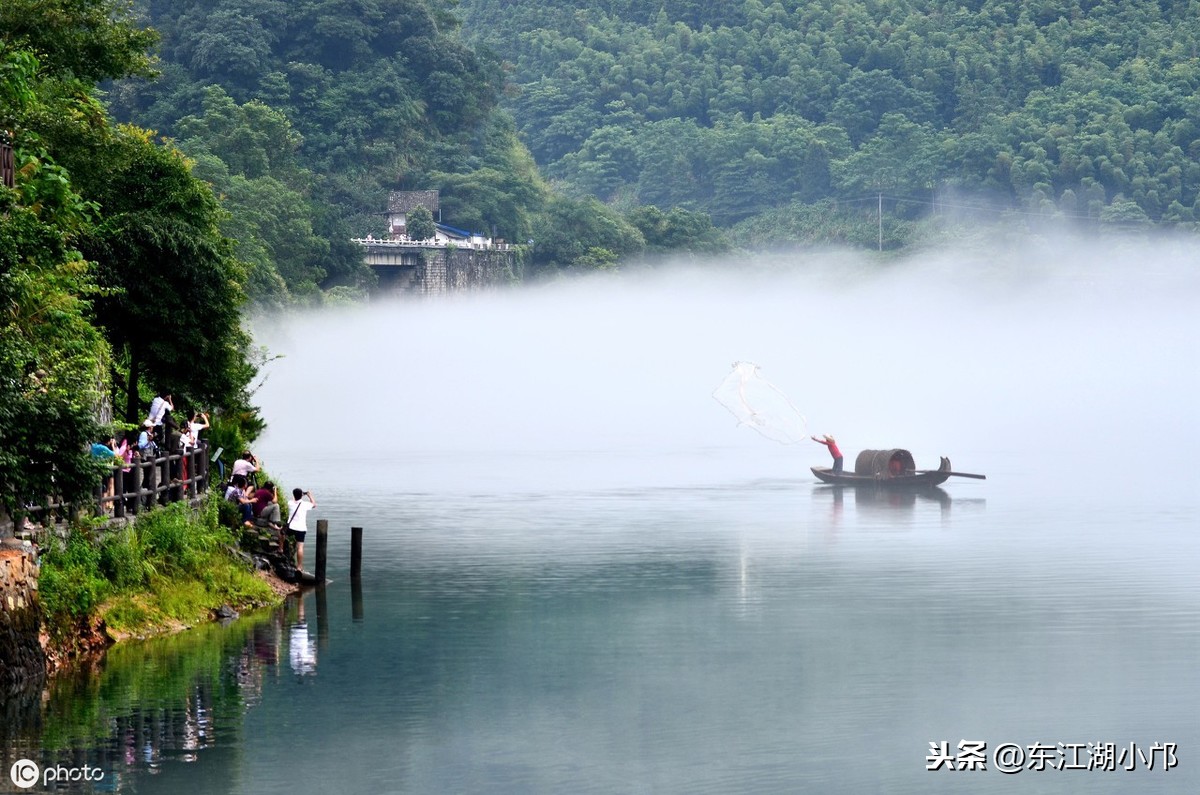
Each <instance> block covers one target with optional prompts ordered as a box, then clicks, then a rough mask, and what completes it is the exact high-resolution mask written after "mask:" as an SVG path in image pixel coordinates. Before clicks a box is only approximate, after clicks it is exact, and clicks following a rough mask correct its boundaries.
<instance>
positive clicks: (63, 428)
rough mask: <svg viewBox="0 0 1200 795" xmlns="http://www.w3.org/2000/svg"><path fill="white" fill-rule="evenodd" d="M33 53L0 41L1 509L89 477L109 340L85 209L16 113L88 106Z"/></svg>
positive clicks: (77, 485)
mask: <svg viewBox="0 0 1200 795" xmlns="http://www.w3.org/2000/svg"><path fill="white" fill-rule="evenodd" d="M44 75H45V73H44V72H43V71H42V70H41V68H40V62H39V60H38V59H37V58H36V57H35V56H34V54H33V53H32V52H30V51H28V50H23V49H19V48H18V47H16V46H15V45H12V44H8V43H6V42H5V41H4V40H2V39H0V77H2V78H3V79H0V130H5V131H8V130H12V131H13V135H11V136H10V135H9V134H8V133H7V132H5V133H3V134H0V143H3V144H5V145H6V146H12V147H13V157H14V161H15V166H16V179H15V187H14V188H8V187H5V186H0V507H3V509H4V511H5V512H7V513H8V514H9V515H15V512H17V511H18V509H19V508H20V506H22V505H23V504H24V502H25V501H27V500H34V501H38V502H40V501H41V500H43V499H44V498H45V497H46V496H47V495H51V494H53V495H59V496H62V497H63V498H65V499H66V500H68V501H75V500H79V499H82V498H84V497H86V496H88V495H89V493H90V491H91V490H92V489H93V488H94V487H95V484H96V483H97V482H98V473H97V470H96V465H95V462H94V461H93V460H92V458H91V456H90V455H89V451H88V444H89V443H90V442H92V441H97V440H98V434H99V433H100V424H99V423H100V420H102V419H103V418H104V416H105V413H106V411H105V397H106V395H105V389H104V385H105V377H106V375H107V369H108V358H109V348H108V345H107V344H106V342H105V341H104V339H103V337H102V336H101V334H100V333H99V332H98V331H97V329H96V328H95V327H94V326H93V325H92V324H91V322H90V321H89V318H90V306H89V304H88V301H87V298H88V297H89V296H90V295H91V294H93V293H94V283H93V281H92V278H91V273H90V270H89V267H88V263H87V262H86V261H85V260H84V259H83V258H82V257H81V256H80V254H79V252H78V251H76V250H75V249H74V248H73V246H72V238H73V237H74V235H75V234H77V233H78V231H79V229H80V228H82V227H83V226H84V225H85V224H86V223H87V220H88V216H89V214H90V213H91V212H92V211H93V209H94V208H93V207H92V206H91V205H89V204H88V203H87V202H86V201H84V200H83V199H82V198H81V197H80V196H79V195H78V194H77V193H76V192H75V191H74V190H73V189H72V187H71V183H70V180H69V175H68V174H67V172H66V171H65V170H64V169H63V168H62V167H61V166H59V165H58V164H56V163H54V161H53V160H52V158H51V157H50V155H49V154H48V152H47V151H46V148H45V145H44V143H43V142H42V141H41V139H40V138H39V137H38V136H37V135H36V134H35V133H33V132H31V131H30V130H28V128H27V127H26V124H25V122H26V120H27V119H28V118H29V117H30V116H36V115H39V114H42V113H45V112H47V111H48V106H47V103H52V104H53V107H54V108H55V109H56V110H57V111H59V112H65V111H67V110H68V109H69V108H74V109H76V110H78V109H80V108H81V107H83V108H86V106H87V102H86V100H82V99H74V98H67V99H63V98H60V97H57V96H56V95H55V94H54V92H53V91H52V90H51V88H52V87H51V86H50V85H48V84H47V83H46V82H45V80H44Z"/></svg>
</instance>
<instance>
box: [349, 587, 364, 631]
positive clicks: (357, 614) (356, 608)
mask: <svg viewBox="0 0 1200 795" xmlns="http://www.w3.org/2000/svg"><path fill="white" fill-rule="evenodd" d="M350 611H351V616H352V617H353V618H354V620H355V621H356V622H361V621H362V620H363V598H362V580H361V579H358V578H355V579H353V580H351V581H350Z"/></svg>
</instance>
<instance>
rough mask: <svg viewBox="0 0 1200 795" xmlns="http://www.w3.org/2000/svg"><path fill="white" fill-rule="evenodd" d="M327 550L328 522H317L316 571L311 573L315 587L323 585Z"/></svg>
mask: <svg viewBox="0 0 1200 795" xmlns="http://www.w3.org/2000/svg"><path fill="white" fill-rule="evenodd" d="M328 549H329V520H328V519H318V520H317V570H316V571H314V572H313V574H314V575H316V578H317V585H321V586H323V585H325V560H326V554H327V552H328Z"/></svg>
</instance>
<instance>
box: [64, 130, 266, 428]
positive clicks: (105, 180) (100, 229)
mask: <svg viewBox="0 0 1200 795" xmlns="http://www.w3.org/2000/svg"><path fill="white" fill-rule="evenodd" d="M95 143H96V146H95V147H94V148H93V149H92V150H91V151H90V152H88V153H86V154H85V152H84V151H83V150H76V149H69V150H68V151H67V156H69V157H70V160H69V161H68V163H69V167H70V168H71V171H72V174H73V175H74V177H75V181H76V184H78V185H79V186H80V190H81V192H82V193H84V195H86V196H88V197H90V198H94V199H95V200H96V201H98V202H99V203H100V204H102V205H103V207H104V208H105V214H104V220H103V223H101V224H98V225H95V226H93V227H91V228H90V229H88V230H87V233H86V234H84V235H81V237H80V248H81V249H82V251H83V252H84V254H85V256H87V257H88V258H89V259H92V260H94V261H95V262H96V264H97V280H98V281H99V283H100V285H101V287H103V288H105V292H104V293H103V295H101V296H100V297H99V298H98V299H97V300H96V302H95V303H96V313H97V317H98V320H99V322H100V324H101V325H102V326H103V327H104V329H105V332H106V335H107V337H108V339H109V341H110V343H111V344H112V346H113V348H114V349H115V351H116V354H117V358H118V363H119V364H120V365H121V366H122V368H123V370H124V372H123V373H122V376H123V377H122V379H121V380H122V381H123V382H124V384H125V419H126V421H128V422H135V421H136V420H137V419H138V415H139V414H140V412H141V411H142V405H141V401H142V397H141V394H140V385H141V380H142V379H143V378H145V379H148V380H149V381H150V382H151V383H153V384H154V385H155V388H156V389H157V390H161V391H162V392H168V393H171V394H173V395H175V396H176V398H180V399H183V400H184V401H185V402H187V403H190V404H192V405H204V406H208V407H211V408H214V409H215V408H222V407H225V406H227V405H230V404H231V403H232V402H235V401H236V400H238V398H239V396H240V395H242V394H243V393H244V391H245V390H246V388H247V385H248V384H249V382H250V380H251V378H253V376H254V368H253V366H252V365H251V364H250V363H249V361H248V360H247V351H248V348H249V337H248V336H247V334H246V333H245V332H244V331H243V329H242V326H241V316H240V312H239V306H240V305H241V303H242V301H243V299H244V295H243V291H242V287H241V285H242V283H243V281H244V279H245V272H244V269H243V266H242V264H241V263H240V262H239V261H238V260H237V259H235V257H234V256H233V249H232V245H231V243H230V241H229V240H228V239H227V238H225V237H224V236H223V235H221V233H220V229H219V227H218V221H219V218H220V213H219V208H218V205H217V202H216V199H215V198H214V197H213V195H212V192H211V190H210V189H209V188H208V186H207V185H205V184H204V183H203V182H200V181H199V180H197V179H196V178H195V177H193V176H192V174H191V172H190V169H189V166H188V164H187V161H186V160H185V159H184V158H183V156H182V155H181V154H180V153H179V152H178V151H177V150H175V149H172V148H170V147H168V146H164V145H158V144H155V143H154V142H153V141H151V140H150V137H149V134H148V133H146V132H145V131H142V130H138V129H136V128H132V127H128V126H123V127H120V128H117V129H115V130H111V131H110V134H108V135H106V136H104V137H103V138H102V139H101V140H100V141H97V142H95ZM147 329H154V332H153V333H147Z"/></svg>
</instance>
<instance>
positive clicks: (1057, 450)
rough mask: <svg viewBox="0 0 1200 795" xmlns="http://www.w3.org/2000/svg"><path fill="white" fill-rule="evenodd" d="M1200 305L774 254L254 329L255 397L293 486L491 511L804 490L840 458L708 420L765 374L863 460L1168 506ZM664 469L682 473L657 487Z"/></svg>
mask: <svg viewBox="0 0 1200 795" xmlns="http://www.w3.org/2000/svg"><path fill="white" fill-rule="evenodd" d="M1198 292H1200V256H1198V255H1197V252H1195V251H1194V250H1192V249H1189V248H1187V247H1184V246H1174V245H1170V244H1161V245H1157V246H1156V245H1150V244H1146V243H1139V244H1136V245H1135V244H1133V243H1129V242H1122V241H1120V240H1115V241H1114V240H1091V241H1082V240H1073V241H1060V242H1057V243H1040V244H1039V243H1026V244H1023V245H1021V246H1005V247H999V246H998V247H997V248H995V249H994V250H992V251H989V252H987V253H986V255H979V254H976V255H970V256H955V255H953V254H950V253H933V254H927V255H919V254H918V255H914V256H912V257H910V258H907V259H904V260H900V261H895V262H888V263H885V264H876V263H868V262H867V261H865V258H856V257H854V256H852V255H847V254H831V255H826V256H820V255H804V256H801V255H794V256H789V255H782V254H780V255H771V256H764V257H758V258H752V259H748V260H747V259H731V260H727V261H714V262H710V263H702V264H694V265H686V266H677V267H661V268H659V269H655V270H645V271H634V272H628V273H625V274H621V275H618V276H612V275H607V276H606V275H601V276H596V277H591V278H580V279H575V280H563V281H560V282H557V283H550V284H544V285H540V286H531V287H524V288H518V289H514V290H510V291H499V292H494V293H488V294H482V295H471V296H451V297H439V298H432V299H426V300H407V301H404V300H401V301H396V300H387V299H380V300H377V301H375V302H373V303H372V304H371V305H370V306H368V307H365V308H364V307H354V308H346V309H335V310H325V311H308V312H304V313H300V314H297V315H295V316H293V317H291V318H289V319H288V320H285V321H273V322H269V323H268V322H260V323H259V324H257V327H256V338H257V340H258V341H259V342H260V343H262V344H265V345H266V346H268V348H269V349H270V351H271V352H272V353H274V354H277V355H279V356H280V357H281V358H279V359H278V360H276V361H273V362H271V363H270V364H269V365H268V367H267V368H266V370H265V375H266V376H267V377H266V382H265V384H264V386H263V387H262V388H261V390H260V391H259V393H258V395H257V397H258V399H259V400H260V401H261V403H262V405H263V406H264V410H265V411H264V413H265V416H266V417H267V419H268V421H269V423H270V426H269V429H268V431H267V434H266V436H265V437H264V439H263V440H262V442H261V449H262V451H263V452H265V453H266V455H267V457H268V458H269V459H270V461H269V463H270V464H272V465H273V466H274V468H275V469H276V470H279V471H280V472H281V474H285V473H287V471H288V468H289V467H290V466H293V465H296V464H298V461H299V460H300V459H303V458H306V457H308V456H310V455H312V454H314V453H316V454H318V455H319V456H320V457H321V458H322V459H323V460H324V461H325V463H326V464H328V466H326V467H320V468H319V469H318V470H317V472H313V476H318V477H319V478H320V479H322V480H326V481H328V480H329V479H331V478H332V479H333V480H337V481H339V482H340V481H342V480H344V479H345V478H346V477H347V476H349V475H350V473H351V472H353V473H359V472H361V469H360V467H359V466H352V467H351V466H343V465H341V464H334V463H333V462H334V461H335V460H337V459H340V458H342V457H346V456H354V457H358V458H360V459H363V460H365V461H375V462H376V464H374V465H373V466H384V463H383V462H385V461H389V460H394V459H396V458H397V457H410V456H416V457H421V458H422V461H423V463H422V464H421V465H420V466H419V467H417V469H418V470H419V471H414V472H408V473H406V478H411V480H410V481H409V482H414V481H416V482H424V479H425V478H427V477H428V478H432V479H433V481H434V482H435V483H437V484H438V485H442V486H445V485H448V483H446V482H443V481H442V480H441V479H442V478H443V477H446V478H448V479H449V478H452V479H453V480H454V481H455V482H458V483H460V484H461V485H462V486H463V487H464V488H481V489H484V490H488V489H489V487H491V486H494V487H495V488H498V489H504V488H513V487H522V486H523V487H531V488H540V487H542V486H545V485H547V484H550V483H553V481H554V480H555V479H556V478H562V477H569V476H570V475H569V474H568V473H565V472H563V471H562V468H561V467H559V466H551V467H549V470H548V471H544V470H543V468H542V467H539V466H537V465H536V464H535V463H534V461H535V460H552V461H561V460H566V459H571V460H573V461H576V466H573V467H571V469H572V471H578V470H585V471H584V472H583V474H584V475H585V476H586V478H593V479H595V481H594V482H596V483H598V484H603V483H604V482H607V481H610V480H611V481H612V482H614V483H627V482H633V483H639V484H642V485H654V484H671V483H692V482H705V481H709V480H712V479H717V480H724V479H727V478H730V477H733V478H736V477H737V475H738V472H739V471H742V470H743V469H744V471H745V473H746V474H747V475H751V476H753V475H764V476H766V475H770V474H774V475H775V476H779V477H787V476H791V475H793V474H795V475H801V476H803V475H805V474H807V467H808V466H809V465H812V464H822V463H824V460H823V459H824V457H825V456H824V450H823V448H820V447H819V446H817V445H815V444H812V445H801V446H799V447H783V446H781V445H778V444H776V443H773V442H770V441H768V440H766V439H763V438H761V437H759V436H758V435H757V434H755V433H754V432H753V431H751V430H750V429H748V428H745V427H737V423H736V420H734V419H733V417H731V416H730V415H729V414H727V413H726V412H725V411H724V410H723V409H722V408H721V407H720V406H719V405H718V404H717V403H716V402H715V401H713V400H712V398H711V393H712V391H713V389H714V388H715V387H716V385H717V384H718V382H719V381H720V380H721V379H722V378H723V377H724V376H725V375H726V374H727V373H728V372H729V370H730V367H731V364H732V363H733V362H734V361H737V360H749V361H753V362H755V363H757V364H758V365H759V367H760V368H761V373H762V375H763V376H764V377H765V378H767V379H769V380H770V381H771V382H773V383H774V384H775V385H776V386H778V387H779V388H780V389H781V390H782V391H783V392H784V393H785V394H786V395H787V396H788V397H789V398H790V399H791V401H792V402H793V403H794V404H795V405H796V406H797V407H798V409H799V410H800V411H801V412H802V413H803V414H804V415H805V416H806V417H807V420H808V426H809V429H810V431H811V432H812V433H833V434H835V435H836V436H837V437H838V439H839V442H840V444H841V446H842V448H843V450H844V451H845V452H846V453H847V456H848V461H851V462H852V460H853V455H854V452H855V451H857V450H859V449H862V448H877V447H892V446H897V447H907V448H908V449H910V450H912V452H913V454H914V456H915V457H916V459H917V463H918V466H936V463H937V456H939V455H948V456H950V457H951V459H952V460H953V461H954V463H955V465H956V466H957V467H958V468H959V469H962V470H964V471H972V469H973V468H974V469H980V470H981V469H984V468H987V467H988V465H991V468H992V469H995V467H997V466H1013V467H1027V468H1037V469H1041V470H1044V471H1045V472H1046V476H1047V477H1052V476H1053V473H1054V472H1057V471H1061V470H1062V469H1063V468H1064V467H1065V468H1075V469H1078V468H1085V469H1090V470H1093V471H1094V473H1095V474H1096V476H1097V477H1098V478H1100V479H1106V478H1107V477H1110V476H1113V475H1117V474H1119V477H1120V478H1121V479H1122V481H1123V482H1125V483H1127V484H1138V485H1144V486H1146V487H1153V485H1154V482H1155V478H1154V475H1153V473H1154V471H1155V470H1158V469H1160V468H1162V467H1174V466H1179V465H1181V464H1182V463H1183V462H1186V461H1187V460H1188V459H1189V458H1190V456H1191V451H1192V450H1194V449H1196V447H1197V442H1200V423H1197V422H1195V421H1194V420H1193V418H1192V416H1191V404H1192V403H1193V396H1194V395H1195V394H1196V393H1197V391H1196V388H1197V386H1198V383H1197V382H1198V381H1200V368H1198V367H1197V366H1196V363H1197V361H1198V356H1197V354H1198V353H1200V343H1198V342H1197V335H1196V331H1197V326H1198V325H1200V321H1197V320H1196V312H1195V307H1196V305H1197V297H1198ZM646 452H653V453H656V454H657V453H666V454H684V455H685V456H686V457H687V458H688V460H687V461H680V462H679V465H678V467H677V468H676V467H670V468H667V469H663V468H662V467H660V466H658V465H657V464H655V466H654V467H652V469H651V471H639V470H638V467H637V461H638V454H639V453H646ZM447 453H455V454H458V453H474V454H477V455H478V460H479V462H480V466H481V471H479V472H453V473H450V472H440V471H439V464H438V457H439V456H441V455H444V454H447ZM964 454H966V455H969V456H970V459H969V460H964V459H963V456H964ZM609 457H613V458H612V460H606V459H608V458H609ZM617 459H620V460H617ZM501 462H503V463H501ZM497 470H503V471H497ZM318 472H319V475H318ZM306 474H307V473H306ZM353 477H358V475H357V474H355V475H353ZM352 479H353V478H352ZM469 481H475V482H473V483H472V482H469ZM539 481H542V482H541V483H540V484H539Z"/></svg>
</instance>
